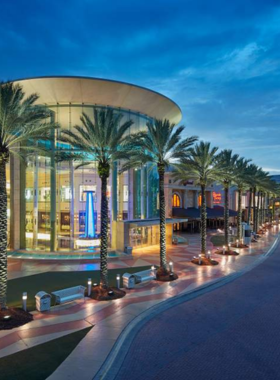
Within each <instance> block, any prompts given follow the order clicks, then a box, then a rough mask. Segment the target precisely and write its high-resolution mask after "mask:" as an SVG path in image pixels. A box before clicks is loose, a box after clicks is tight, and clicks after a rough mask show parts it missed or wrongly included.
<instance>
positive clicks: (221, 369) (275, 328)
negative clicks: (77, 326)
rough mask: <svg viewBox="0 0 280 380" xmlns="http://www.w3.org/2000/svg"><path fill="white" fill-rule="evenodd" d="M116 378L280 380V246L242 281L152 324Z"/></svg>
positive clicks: (169, 312)
mask: <svg viewBox="0 0 280 380" xmlns="http://www.w3.org/2000/svg"><path fill="white" fill-rule="evenodd" d="M115 379H116V380H131V379H133V380H138V379H142V380H143V379H145V380H150V379H153V380H156V379H160V380H165V379H166V380H167V379H168V380H173V379H174V380H180V379H182V380H183V379H184V380H185V379H190V380H200V379H201V380H202V379H203V380H205V379H207V380H216V379H222V380H233V379H234V380H239V379H241V380H243V379H244V380H250V379H252V380H270V379H271V380H276V379H280V245H278V247H277V248H276V250H275V252H274V254H273V255H272V256H270V257H269V258H268V259H267V260H265V261H264V262H263V263H262V264H261V265H259V266H257V267H256V268H255V269H253V270H252V271H250V272H248V273H247V274H245V275H243V276H242V277H239V278H238V279H237V280H235V281H233V282H231V283H229V284H227V285H224V286H223V287H221V288H218V289H216V290H214V291H212V292H209V293H205V294H203V295H202V296H200V297H198V298H196V299H193V300H191V301H188V302H185V303H183V304H180V305H178V306H176V307H174V308H172V309H169V310H167V311H165V312H163V313H162V314H160V315H158V316H157V317H155V318H154V319H152V320H150V321H149V322H147V323H146V324H145V325H144V327H143V328H142V330H141V331H140V332H139V333H138V334H137V335H136V337H135V339H134V340H133V342H132V345H131V346H130V349H129V351H128V353H127V355H126V357H125V360H124V362H123V364H122V366H121V368H120V370H119V372H118V375H117V376H116V378H115Z"/></svg>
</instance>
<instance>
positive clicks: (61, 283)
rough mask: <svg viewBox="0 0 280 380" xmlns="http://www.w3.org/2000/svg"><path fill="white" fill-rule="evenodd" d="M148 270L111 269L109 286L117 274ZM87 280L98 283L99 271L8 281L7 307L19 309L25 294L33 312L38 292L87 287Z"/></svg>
mask: <svg viewBox="0 0 280 380" xmlns="http://www.w3.org/2000/svg"><path fill="white" fill-rule="evenodd" d="M148 268H150V266H145V267H137V268H135V267H133V268H119V269H111V270H109V285H110V286H116V275H117V274H120V275H121V276H122V275H123V274H124V273H126V272H129V273H135V272H140V271H141V270H146V269H148ZM88 278H91V279H92V283H95V282H96V283H99V280H100V272H99V270H98V271H77V272H46V273H40V274H35V275H32V276H27V277H21V278H17V279H14V280H9V281H8V306H11V307H21V305H22V293H23V292H27V295H28V298H27V308H28V310H29V311H32V310H35V295H36V294H37V293H38V292H39V291H41V290H44V291H45V292H47V293H49V294H51V292H53V291H55V290H60V289H65V288H70V287H72V286H77V285H83V286H85V287H87V280H88ZM121 286H122V277H121ZM52 302H54V297H52Z"/></svg>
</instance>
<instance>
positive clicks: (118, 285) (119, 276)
mask: <svg viewBox="0 0 280 380" xmlns="http://www.w3.org/2000/svg"><path fill="white" fill-rule="evenodd" d="M116 284H117V288H118V289H120V287H121V275H120V274H117V276H116Z"/></svg>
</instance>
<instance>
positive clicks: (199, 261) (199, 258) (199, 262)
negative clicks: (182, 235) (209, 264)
mask: <svg viewBox="0 0 280 380" xmlns="http://www.w3.org/2000/svg"><path fill="white" fill-rule="evenodd" d="M201 263H202V261H201V254H199V255H198V264H199V265H201Z"/></svg>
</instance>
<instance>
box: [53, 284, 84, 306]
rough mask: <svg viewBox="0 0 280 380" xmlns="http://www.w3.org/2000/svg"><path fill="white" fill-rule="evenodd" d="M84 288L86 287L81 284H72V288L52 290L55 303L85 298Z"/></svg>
mask: <svg viewBox="0 0 280 380" xmlns="http://www.w3.org/2000/svg"><path fill="white" fill-rule="evenodd" d="M85 290H86V288H85V287H84V286H82V285H79V286H74V287H72V288H67V289H62V290H57V291H55V292H52V294H53V295H54V296H55V304H59V305H60V304H62V303H66V302H71V301H75V300H77V299H79V298H83V299H84V300H85Z"/></svg>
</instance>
